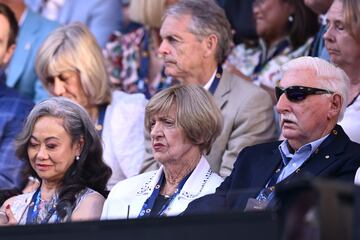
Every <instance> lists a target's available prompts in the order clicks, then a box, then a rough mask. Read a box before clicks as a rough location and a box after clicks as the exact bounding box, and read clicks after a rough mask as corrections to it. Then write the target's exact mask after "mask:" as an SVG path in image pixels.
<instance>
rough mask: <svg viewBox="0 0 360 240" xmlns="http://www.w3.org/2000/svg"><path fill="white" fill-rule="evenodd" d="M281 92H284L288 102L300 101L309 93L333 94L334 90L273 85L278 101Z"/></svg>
mask: <svg viewBox="0 0 360 240" xmlns="http://www.w3.org/2000/svg"><path fill="white" fill-rule="evenodd" d="M283 93H285V95H286V97H287V99H289V101H290V102H300V101H302V100H304V99H305V98H306V97H307V96H309V95H321V94H333V93H334V92H332V91H330V90H326V89H320V88H312V87H303V86H291V87H288V88H281V87H275V96H276V100H277V101H279V98H280V96H281V95H282V94H283Z"/></svg>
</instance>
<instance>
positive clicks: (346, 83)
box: [281, 56, 350, 121]
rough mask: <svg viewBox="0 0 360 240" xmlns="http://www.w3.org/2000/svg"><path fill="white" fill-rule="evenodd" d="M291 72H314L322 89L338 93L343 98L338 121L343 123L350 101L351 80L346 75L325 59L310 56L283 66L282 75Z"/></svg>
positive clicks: (296, 59)
mask: <svg viewBox="0 0 360 240" xmlns="http://www.w3.org/2000/svg"><path fill="white" fill-rule="evenodd" d="M291 70H312V71H314V72H315V74H316V76H317V77H318V78H317V79H319V81H318V82H317V84H318V85H319V87H320V88H324V89H327V90H330V91H333V92H336V93H338V94H339V95H340V96H341V97H342V100H343V103H342V106H341V110H340V114H339V118H338V121H341V120H342V118H343V116H344V112H345V109H346V106H347V104H348V100H349V87H350V79H349V78H348V76H347V75H346V73H345V72H344V71H343V70H342V69H340V68H339V67H336V66H335V65H333V64H331V63H329V62H328V61H326V60H324V59H321V58H317V57H309V56H305V57H299V58H295V59H293V60H291V61H289V62H288V63H286V64H284V65H282V66H281V73H282V75H284V74H285V73H286V72H288V71H291Z"/></svg>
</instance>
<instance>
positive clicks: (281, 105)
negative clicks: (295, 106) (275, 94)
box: [275, 93, 291, 114]
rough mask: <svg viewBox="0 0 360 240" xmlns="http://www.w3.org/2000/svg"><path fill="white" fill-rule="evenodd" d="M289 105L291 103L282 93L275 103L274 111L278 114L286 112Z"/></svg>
mask: <svg viewBox="0 0 360 240" xmlns="http://www.w3.org/2000/svg"><path fill="white" fill-rule="evenodd" d="M290 104H291V102H290V101H289V99H287V97H286V95H285V93H283V94H282V95H281V96H280V98H279V100H278V102H277V103H276V107H275V108H276V111H277V112H278V113H280V114H281V113H284V112H288V111H289V110H290Z"/></svg>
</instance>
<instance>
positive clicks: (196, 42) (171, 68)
mask: <svg viewBox="0 0 360 240" xmlns="http://www.w3.org/2000/svg"><path fill="white" fill-rule="evenodd" d="M160 35H161V37H162V43H161V45H160V47H159V53H160V54H161V55H162V56H163V58H164V62H165V74H166V75H167V76H170V77H173V78H175V79H176V80H178V81H180V82H181V83H182V84H199V85H201V86H203V87H204V88H206V89H207V90H209V91H210V92H211V93H212V94H213V96H214V98H215V102H216V103H217V104H218V106H219V108H220V109H221V112H222V114H223V117H224V126H223V130H222V132H221V134H220V136H219V137H218V138H217V139H216V140H215V142H214V144H213V146H212V148H211V151H210V152H209V154H208V155H207V156H206V158H207V159H208V161H209V163H210V166H211V168H212V169H213V170H214V171H215V172H217V173H219V174H220V175H221V176H228V175H229V174H230V173H231V170H232V168H233V164H234V161H235V159H236V156H237V155H238V153H239V152H240V150H241V149H242V148H244V147H246V146H250V145H253V144H256V143H260V142H267V141H270V140H272V139H274V138H275V137H276V135H275V123H274V114H273V107H272V100H271V97H270V96H269V95H268V93H266V92H265V91H264V90H262V89H260V88H259V87H257V86H255V85H254V84H252V83H250V82H247V81H245V80H243V79H241V78H238V77H236V76H234V75H232V74H231V73H229V72H227V71H225V70H224V71H223V69H222V67H221V64H222V63H223V61H224V59H225V56H226V54H227V53H228V51H229V48H230V45H231V39H232V35H231V29H230V24H229V22H228V20H227V19H226V16H225V13H224V11H223V10H222V9H221V8H220V7H219V6H218V5H217V4H216V3H215V2H214V1H213V0H189V1H179V2H178V3H175V4H174V5H172V6H170V7H169V8H168V9H167V10H166V12H165V14H164V20H163V23H162V26H161V30H160ZM147 144H150V143H149V142H147ZM147 149H150V147H147ZM157 167H158V165H156V162H155V161H154V159H153V158H152V155H151V152H150V150H148V151H147V156H146V157H145V161H144V164H143V169H142V171H148V170H153V169H156V168H157Z"/></svg>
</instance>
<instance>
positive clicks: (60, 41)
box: [36, 23, 146, 189]
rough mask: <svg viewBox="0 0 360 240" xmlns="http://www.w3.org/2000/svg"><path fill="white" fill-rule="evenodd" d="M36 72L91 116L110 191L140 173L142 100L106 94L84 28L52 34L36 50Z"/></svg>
mask: <svg viewBox="0 0 360 240" xmlns="http://www.w3.org/2000/svg"><path fill="white" fill-rule="evenodd" d="M36 71H37V73H38V75H39V78H40V79H41V81H42V83H43V84H44V86H45V88H46V89H47V90H48V91H49V92H50V93H51V94H53V95H55V96H63V97H67V98H70V99H72V100H74V101H75V102H77V103H79V104H80V105H81V106H83V107H84V108H85V109H86V110H87V112H88V113H89V115H90V117H91V119H92V121H93V124H94V125H95V126H96V129H97V130H98V133H99V135H100V136H101V138H102V141H103V143H104V155H103V157H104V161H105V163H106V164H108V165H109V166H110V167H111V169H112V171H113V175H112V176H111V178H110V180H109V182H108V189H111V187H112V186H113V185H115V184H116V183H117V182H118V181H120V180H123V179H125V178H128V177H131V176H134V175H136V174H138V173H139V170H140V166H141V164H142V162H143V159H144V152H145V148H144V126H143V122H144V109H145V104H146V99H145V97H144V96H143V95H142V94H127V93H124V92H121V91H113V92H112V91H111V90H110V86H109V78H108V75H107V72H106V67H105V63H104V58H103V55H102V53H101V50H100V48H99V46H98V45H97V44H96V41H95V38H94V37H93V36H92V34H91V33H90V32H89V30H88V29H87V27H86V26H85V25H83V24H80V23H74V24H70V25H67V26H64V27H62V28H59V29H57V30H56V31H54V32H53V33H51V34H50V35H49V36H48V38H47V39H46V40H45V42H44V43H43V45H42V46H41V48H40V50H39V53H38V56H37V59H36Z"/></svg>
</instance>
